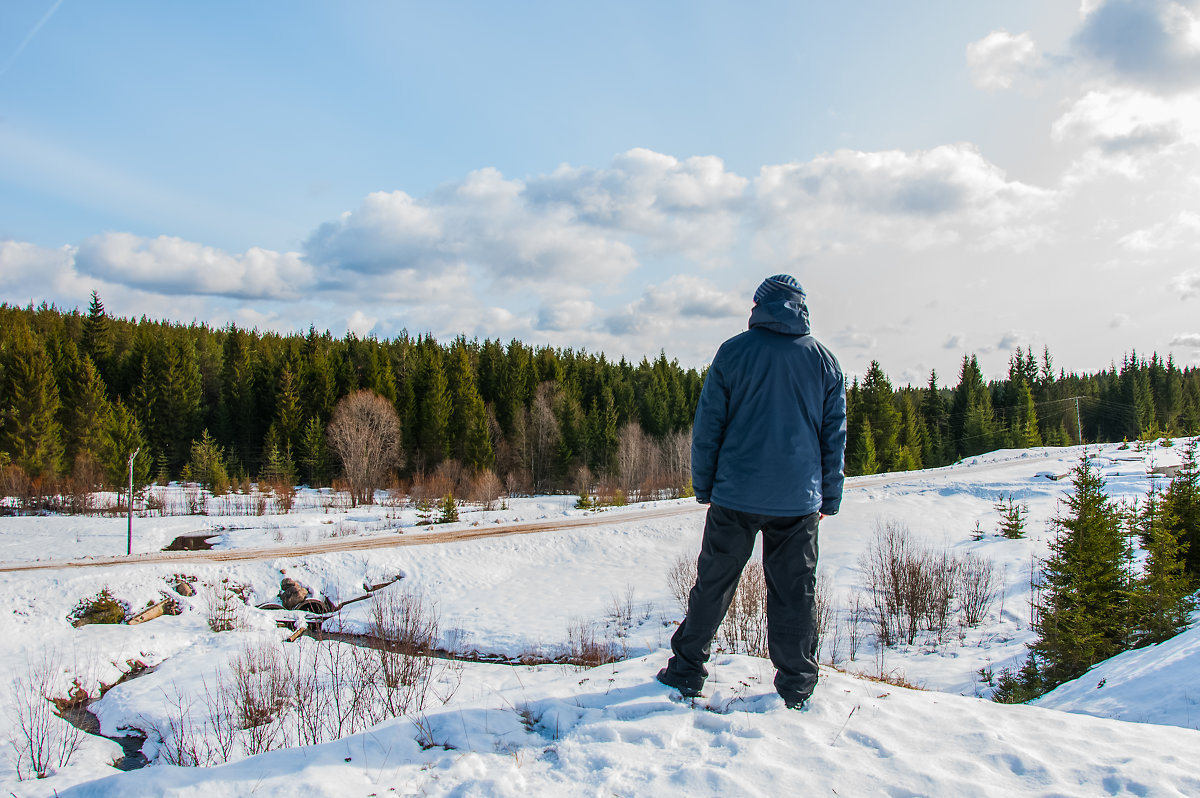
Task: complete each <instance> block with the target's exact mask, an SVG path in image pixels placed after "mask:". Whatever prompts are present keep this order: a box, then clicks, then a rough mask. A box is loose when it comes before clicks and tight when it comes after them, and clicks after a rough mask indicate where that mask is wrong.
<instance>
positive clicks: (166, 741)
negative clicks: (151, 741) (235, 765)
mask: <svg viewBox="0 0 1200 798" xmlns="http://www.w3.org/2000/svg"><path fill="white" fill-rule="evenodd" d="M163 699H164V703H165V705H166V719H165V720H163V721H157V720H150V719H147V718H143V719H142V726H143V727H144V728H145V729H146V730H147V731H149V732H151V733H152V734H153V735H154V736H155V737H157V738H158V754H157V758H158V759H161V760H162V761H164V762H166V763H167V764H168V765H175V766H176V767H184V768H195V767H205V766H207V765H210V764H216V763H217V761H218V760H216V758H215V756H214V752H213V749H212V747H211V745H210V744H209V741H208V738H207V735H206V734H205V732H206V727H205V723H204V721H203V720H197V719H195V718H193V717H192V706H193V701H191V700H190V699H188V698H187V696H185V695H184V694H183V692H182V691H180V689H179V686H178V685H175V692H174V695H173V696H168V695H167V694H166V692H165V691H164V692H163ZM224 761H227V760H224Z"/></svg>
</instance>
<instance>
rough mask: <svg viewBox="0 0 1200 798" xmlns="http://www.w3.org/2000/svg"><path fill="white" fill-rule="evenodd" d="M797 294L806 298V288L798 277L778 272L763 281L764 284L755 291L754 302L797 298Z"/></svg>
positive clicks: (801, 297)
mask: <svg viewBox="0 0 1200 798" xmlns="http://www.w3.org/2000/svg"><path fill="white" fill-rule="evenodd" d="M796 294H799V295H800V299H801V300H803V299H804V289H803V288H801V287H800V283H798V282H796V278H795V277H792V276H791V275H790V274H776V275H772V276H771V277H768V278H767V279H765V280H763V281H762V285H760V286H759V287H758V290H757V291H755V292H754V304H756V305H757V304H758V303H760V302H769V301H771V300H773V299H795V298H796Z"/></svg>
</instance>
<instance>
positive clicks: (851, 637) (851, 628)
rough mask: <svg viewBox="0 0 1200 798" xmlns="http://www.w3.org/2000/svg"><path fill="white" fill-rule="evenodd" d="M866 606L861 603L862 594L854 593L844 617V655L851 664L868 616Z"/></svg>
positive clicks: (860, 643) (856, 655)
mask: <svg viewBox="0 0 1200 798" xmlns="http://www.w3.org/2000/svg"><path fill="white" fill-rule="evenodd" d="M869 612H870V611H869V609H868V607H867V605H866V604H865V603H864V602H863V597H862V594H861V593H859V592H857V591H856V592H855V593H854V598H852V599H851V600H850V608H849V610H848V612H847V617H846V649H847V651H846V655H847V656H848V657H849V658H850V661H851V662H853V661H854V660H855V659H856V658H857V657H858V647H859V646H860V645H862V640H863V622H864V621H866V620H867V616H868V614H869Z"/></svg>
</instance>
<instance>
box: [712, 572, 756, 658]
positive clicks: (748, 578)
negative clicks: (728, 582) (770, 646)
mask: <svg viewBox="0 0 1200 798" xmlns="http://www.w3.org/2000/svg"><path fill="white" fill-rule="evenodd" d="M719 634H720V637H721V640H722V641H723V642H724V644H725V648H726V649H727V650H728V651H730V652H732V653H735V654H749V655H750V656H753V657H765V656H767V579H766V576H765V575H764V573H763V567H762V563H761V562H758V561H757V560H752V561H751V562H748V563H747V564H746V568H745V570H743V571H742V579H741V581H740V582H739V583H738V587H737V592H736V593H734V594H733V603H731V604H730V605H729V612H727V613H726V614H725V621H724V622H723V623H722V624H721V631H720V633H719Z"/></svg>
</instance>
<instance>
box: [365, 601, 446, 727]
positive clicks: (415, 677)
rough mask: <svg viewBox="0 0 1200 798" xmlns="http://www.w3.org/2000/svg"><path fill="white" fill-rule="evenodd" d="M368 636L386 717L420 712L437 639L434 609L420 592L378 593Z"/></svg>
mask: <svg viewBox="0 0 1200 798" xmlns="http://www.w3.org/2000/svg"><path fill="white" fill-rule="evenodd" d="M370 630H371V634H372V635H374V636H375V637H377V638H378V639H379V643H380V646H379V648H378V649H377V652H376V653H377V657H378V667H379V677H380V680H379V688H380V691H381V694H380V698H381V699H382V703H383V707H384V710H385V712H386V715H387V716H388V717H399V716H401V715H407V714H409V713H410V712H421V711H422V710H423V709H424V707H425V704H426V701H427V699H428V693H429V687H430V677H431V675H432V674H433V669H434V659H433V658H432V657H431V656H429V655H430V654H431V653H432V652H433V649H434V647H435V646H436V645H437V640H438V619H437V613H436V611H435V610H434V608H433V607H432V606H431V605H430V604H429V603H428V602H427V601H426V599H425V598H424V597H423V596H422V595H421V594H420V593H413V592H406V591H398V590H394V589H393V590H381V591H379V592H377V593H376V594H375V598H374V599H373V600H372V603H371V623H370Z"/></svg>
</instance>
